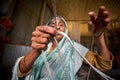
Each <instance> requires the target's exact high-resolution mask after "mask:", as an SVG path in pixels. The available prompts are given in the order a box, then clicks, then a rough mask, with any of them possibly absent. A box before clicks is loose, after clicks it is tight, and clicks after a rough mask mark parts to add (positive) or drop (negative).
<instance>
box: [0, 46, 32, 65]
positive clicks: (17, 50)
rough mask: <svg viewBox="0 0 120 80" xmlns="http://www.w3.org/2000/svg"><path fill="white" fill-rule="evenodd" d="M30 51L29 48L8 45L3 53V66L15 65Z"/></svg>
mask: <svg viewBox="0 0 120 80" xmlns="http://www.w3.org/2000/svg"><path fill="white" fill-rule="evenodd" d="M30 49H31V48H30V47H29V46H24V45H13V44H6V45H5V49H4V53H3V54H4V55H3V59H2V65H13V64H14V63H15V62H16V60H17V58H18V57H21V56H23V55H25V54H27V53H28V52H29V51H30Z"/></svg>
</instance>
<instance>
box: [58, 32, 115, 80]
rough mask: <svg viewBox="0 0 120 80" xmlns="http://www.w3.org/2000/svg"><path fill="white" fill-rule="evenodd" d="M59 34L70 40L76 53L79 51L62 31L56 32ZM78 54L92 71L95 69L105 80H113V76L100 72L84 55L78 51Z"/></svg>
mask: <svg viewBox="0 0 120 80" xmlns="http://www.w3.org/2000/svg"><path fill="white" fill-rule="evenodd" d="M58 33H59V34H61V35H63V36H65V37H66V38H67V39H68V41H69V42H70V44H71V45H72V47H73V48H74V49H75V50H76V52H77V53H79V51H78V50H77V49H76V48H75V47H74V45H73V43H72V41H71V40H70V38H69V37H68V36H67V35H66V34H65V33H64V32H58ZM79 55H80V56H81V57H82V58H83V59H84V60H85V61H86V62H87V63H88V64H89V65H90V66H91V67H92V69H93V70H94V71H96V72H97V73H98V74H99V75H101V76H102V77H103V78H105V79H106V80H114V79H113V78H111V77H109V76H108V75H106V74H104V73H103V72H101V71H100V70H98V69H97V68H95V67H94V66H93V65H92V64H91V63H90V62H89V61H88V60H87V59H86V58H85V57H84V56H82V55H81V54H80V53H79Z"/></svg>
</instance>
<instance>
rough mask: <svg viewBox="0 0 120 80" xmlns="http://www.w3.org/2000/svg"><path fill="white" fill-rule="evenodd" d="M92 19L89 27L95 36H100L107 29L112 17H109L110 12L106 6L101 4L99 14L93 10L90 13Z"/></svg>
mask: <svg viewBox="0 0 120 80" xmlns="http://www.w3.org/2000/svg"><path fill="white" fill-rule="evenodd" d="M88 15H89V16H90V21H89V22H88V29H89V31H90V32H91V33H92V34H93V36H95V37H99V36H100V35H101V34H102V33H103V32H104V30H105V29H106V27H107V25H108V23H109V22H110V21H111V19H110V18H109V17H108V16H109V12H108V11H107V10H106V8H105V7H104V6H100V8H99V12H98V16H96V15H95V12H93V11H91V12H89V13H88Z"/></svg>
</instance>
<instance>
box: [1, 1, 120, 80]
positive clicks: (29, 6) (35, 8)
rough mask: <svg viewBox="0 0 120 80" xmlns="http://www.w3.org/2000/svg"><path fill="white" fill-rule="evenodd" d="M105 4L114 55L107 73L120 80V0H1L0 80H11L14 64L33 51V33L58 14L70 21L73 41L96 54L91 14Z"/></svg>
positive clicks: (106, 33) (108, 40) (68, 22)
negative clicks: (89, 21)
mask: <svg viewBox="0 0 120 80" xmlns="http://www.w3.org/2000/svg"><path fill="white" fill-rule="evenodd" d="M102 5H104V6H105V7H106V9H107V10H108V11H109V12H110V16H109V17H110V18H111V22H110V23H109V25H108V26H107V29H106V30H105V39H106V43H107V46H108V48H109V50H110V51H111V52H112V54H113V56H114V61H113V68H112V70H110V71H106V72H105V73H106V74H108V75H109V76H111V77H114V78H115V79H116V80H120V78H119V76H120V0H0V79H3V80H11V76H12V68H13V65H14V64H15V61H16V60H17V58H18V57H20V56H23V55H25V54H27V53H28V52H29V50H30V44H31V41H30V39H31V33H32V31H33V30H34V29H35V27H36V26H37V25H45V24H46V22H47V21H48V20H49V19H50V18H51V17H53V16H54V15H55V14H57V15H59V16H62V17H64V18H65V20H66V21H67V24H68V28H69V37H70V38H71V39H73V40H75V41H76V42H79V43H81V44H82V45H84V46H86V47H87V48H89V49H91V50H93V51H96V45H95V44H93V43H92V41H93V39H92V37H91V35H90V33H89V31H88V26H87V22H88V20H89V16H88V12H89V11H95V12H96V15H97V13H98V10H99V6H102ZM92 80H96V79H93V78H92Z"/></svg>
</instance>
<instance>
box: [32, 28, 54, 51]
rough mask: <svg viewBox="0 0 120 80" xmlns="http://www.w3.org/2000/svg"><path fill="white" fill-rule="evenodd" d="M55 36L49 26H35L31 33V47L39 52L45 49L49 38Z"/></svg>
mask: <svg viewBox="0 0 120 80" xmlns="http://www.w3.org/2000/svg"><path fill="white" fill-rule="evenodd" d="M55 35H56V30H55V29H54V28H51V27H49V26H37V27H36V29H35V30H34V31H33V32H32V38H31V41H32V43H31V47H32V48H33V49H34V50H35V51H37V52H39V51H41V50H45V49H47V44H48V43H49V41H50V39H51V37H53V36H55Z"/></svg>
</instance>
